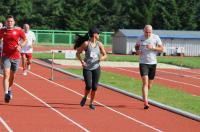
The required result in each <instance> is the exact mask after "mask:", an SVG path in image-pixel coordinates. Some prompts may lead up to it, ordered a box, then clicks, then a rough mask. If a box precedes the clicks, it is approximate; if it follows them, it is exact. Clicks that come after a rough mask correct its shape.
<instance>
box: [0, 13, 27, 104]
mask: <svg viewBox="0 0 200 132" xmlns="http://www.w3.org/2000/svg"><path fill="white" fill-rule="evenodd" d="M14 25H15V20H14V17H13V16H11V15H9V16H7V17H6V28H3V29H0V39H3V52H2V64H3V71H4V73H3V88H4V92H5V98H4V99H5V102H6V103H9V101H10V99H11V98H12V93H11V86H12V85H13V82H14V78H15V73H16V71H17V69H18V67H19V62H20V50H21V48H22V47H23V46H25V44H26V36H25V34H24V32H23V30H22V29H21V28H15V27H14ZM20 39H21V40H22V43H21V44H19V40H20Z"/></svg>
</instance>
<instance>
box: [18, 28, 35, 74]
mask: <svg viewBox="0 0 200 132" xmlns="http://www.w3.org/2000/svg"><path fill="white" fill-rule="evenodd" d="M23 29H24V32H25V35H26V39H27V43H26V45H25V46H24V47H23V48H22V49H21V56H22V67H23V75H24V76H26V75H27V70H30V69H31V60H32V53H33V45H34V43H35V40H36V37H35V34H34V32H32V31H30V26H29V24H24V26H23Z"/></svg>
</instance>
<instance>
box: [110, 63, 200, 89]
mask: <svg viewBox="0 0 200 132" xmlns="http://www.w3.org/2000/svg"><path fill="white" fill-rule="evenodd" d="M112 68H115V69H119V70H124V71H128V72H132V73H139V72H136V71H131V70H127V69H123V68H116V67H112ZM156 78H158V79H161V80H166V81H169V82H174V83H179V84H184V85H188V86H192V87H196V88H200V86H197V85H194V84H191V83H184V82H180V81H175V80H171V79H166V78H162V77H156Z"/></svg>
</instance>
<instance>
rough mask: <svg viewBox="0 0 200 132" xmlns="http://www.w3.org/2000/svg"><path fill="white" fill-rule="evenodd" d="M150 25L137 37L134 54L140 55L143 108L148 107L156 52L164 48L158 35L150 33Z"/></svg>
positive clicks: (155, 63) (154, 70) (154, 71)
mask: <svg viewBox="0 0 200 132" xmlns="http://www.w3.org/2000/svg"><path fill="white" fill-rule="evenodd" d="M152 30H153V29H152V26H151V25H146V26H145V27H144V35H142V36H140V37H138V40H137V42H136V46H135V49H136V54H139V55H140V65H139V67H140V75H141V79H142V83H143V84H142V95H143V100H144V109H148V108H149V104H148V90H150V88H151V87H152V84H153V80H154V77H155V73H156V65H157V53H158V52H163V50H164V48H163V45H162V42H161V39H160V37H159V36H158V35H155V34H153V33H152Z"/></svg>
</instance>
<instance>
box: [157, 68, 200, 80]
mask: <svg viewBox="0 0 200 132" xmlns="http://www.w3.org/2000/svg"><path fill="white" fill-rule="evenodd" d="M157 71H159V72H163V73H169V74H172V75H177V76H183V77H188V78H193V79H198V80H199V79H200V78H199V77H194V76H190V75H185V74H183V75H182V74H179V73H174V72H168V71H163V70H157Z"/></svg>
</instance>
